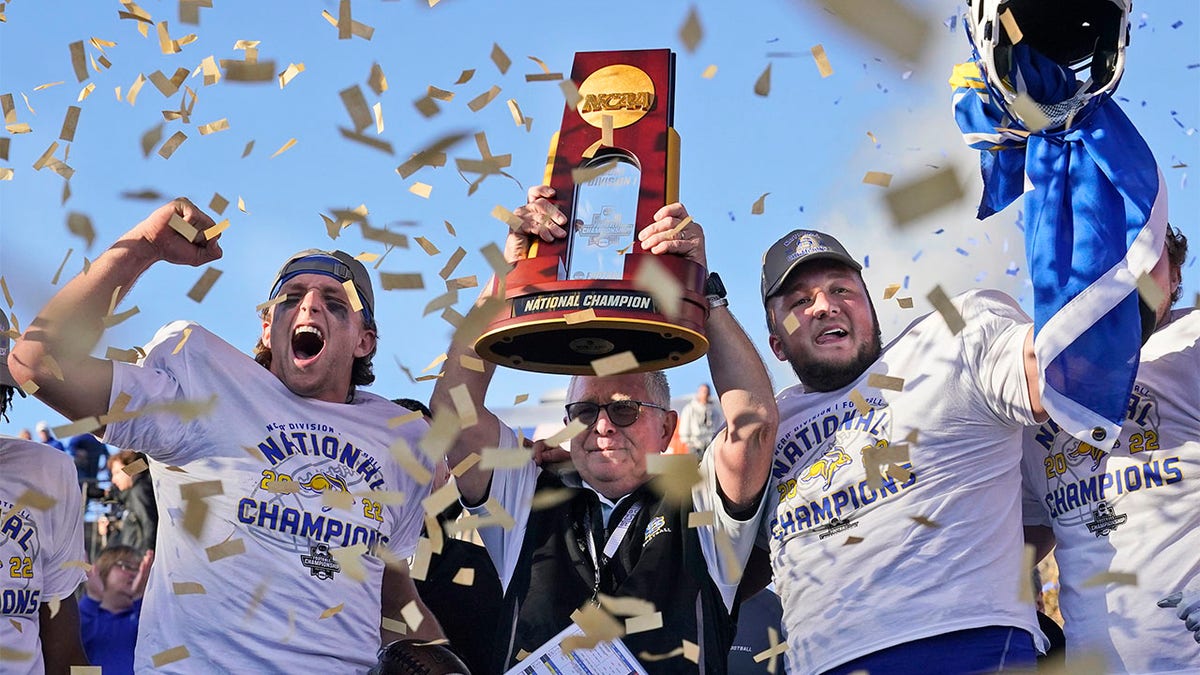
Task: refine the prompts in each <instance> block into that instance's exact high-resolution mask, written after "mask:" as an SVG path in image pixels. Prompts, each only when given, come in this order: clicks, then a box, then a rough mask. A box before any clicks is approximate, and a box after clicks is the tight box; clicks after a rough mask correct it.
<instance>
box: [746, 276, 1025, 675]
mask: <svg viewBox="0 0 1200 675" xmlns="http://www.w3.org/2000/svg"><path fill="white" fill-rule="evenodd" d="M954 305H955V306H956V307H957V308H958V309H959V312H960V313H961V314H962V317H963V319H964V320H965V322H966V328H965V329H963V330H962V331H961V332H960V333H959V334H958V335H952V334H951V332H950V330H949V329H948V328H947V326H946V322H945V321H944V320H943V319H942V317H941V316H940V315H939V314H936V313H935V314H930V315H928V316H925V317H923V318H921V319H918V320H917V321H915V322H914V323H913V324H912V325H910V326H909V327H908V328H907V329H906V330H905V331H904V333H902V334H901V335H900V336H899V337H898V338H896V340H894V341H893V342H892V343H891V344H889V345H888V346H887V347H885V348H884V350H883V353H882V354H881V356H880V357H879V359H878V360H877V361H876V362H875V363H874V364H872V365H871V366H870V367H869V368H867V370H866V372H864V373H863V374H862V375H861V376H860V377H859V378H858V379H857V380H856V381H855V382H853V383H852V384H850V385H847V386H846V387H844V388H842V389H839V390H837V391H832V392H810V393H809V392H805V391H804V389H803V387H802V386H801V385H796V386H793V387H790V388H788V389H785V390H784V391H783V392H781V393H780V394H779V396H778V397H777V400H778V403H779V415H780V420H781V422H780V425H779V438H778V441H777V443H776V446H775V460H774V464H773V466H772V470H771V486H770V488H769V490H768V494H767V497H768V499H770V500H771V502H772V504H771V510H770V512H769V514H768V516H767V518H765V519H764V521H763V525H764V529H765V534H766V536H767V537H768V538H769V541H770V550H771V559H772V565H773V567H774V571H775V583H776V585H777V587H778V590H779V594H780V596H781V598H782V601H783V620H784V621H783V623H784V626H785V628H786V632H787V640H788V660H789V662H788V667H789V671H791V672H802V673H813V672H821V671H823V670H826V669H829V668H832V667H834V666H837V665H840V664H842V663H845V662H847V661H850V660H852V659H855V658H858V657H860V656H863V655H866V654H870V653H872V652H875V651H879V650H881V649H885V648H887V647H891V646H895V645H898V644H902V643H905V642H911V641H914V640H919V639H922V638H927V637H931V636H935V635H941V634H944V633H950V632H953V631H958V630H965V629H969V628H978V627H983V626H991V625H999V626H1015V627H1017V628H1021V629H1023V630H1026V631H1028V632H1029V633H1031V634H1032V635H1033V636H1034V637H1035V639H1036V640H1038V641H1039V643H1041V642H1043V641H1044V638H1043V637H1042V636H1041V633H1040V632H1039V631H1038V628H1037V619H1036V618H1035V614H1034V609H1033V605H1032V604H1030V603H1023V602H1020V600H1019V596H1018V593H1019V584H1022V583H1024V584H1028V581H1027V580H1024V581H1023V580H1022V579H1021V578H1020V577H1021V558H1022V550H1023V548H1022V537H1021V521H1020V490H1021V486H1020V482H1021V477H1020V473H1019V470H1018V469H1019V464H1020V461H1021V454H1020V448H1021V431H1022V427H1023V426H1024V425H1027V424H1031V423H1032V422H1033V413H1032V411H1031V409H1030V405H1029V395H1028V389H1027V386H1026V380H1025V370H1024V362H1023V357H1022V348H1023V345H1024V342H1025V337H1026V335H1027V333H1028V332H1029V327H1030V324H1029V323H1028V322H1029V319H1028V317H1027V316H1026V315H1025V314H1024V313H1023V312H1022V311H1021V310H1020V309H1019V308H1018V307H1017V306H1016V304H1015V303H1014V302H1013V301H1012V299H1011V298H1009V297H1008V296H1006V295H1004V294H1002V293H998V292H994V291H972V292H969V293H966V294H963V295H961V296H958V297H957V298H955V300H954ZM871 374H880V375H887V376H890V377H896V378H903V380H904V385H903V390H902V391H895V390H893V389H887V388H880V387H878V386H871V385H870V384H868V382H869V381H870V375H871ZM854 392H858V394H860V395H861V396H862V397H863V398H864V399H865V402H866V406H865V407H864V408H865V411H862V412H860V411H859V410H858V409H857V408H856V406H855V403H854V402H853V400H852V394H853V393H854ZM913 432H915V433H916V444H915V445H912V446H910V448H909V460H910V461H908V462H899V464H900V466H901V467H904V468H911V475H909V476H905V475H903V472H901V471H899V470H894V472H895V473H896V474H898V476H897V477H890V476H888V475H887V474H884V475H883V476H882V482H881V487H880V489H879V490H878V491H876V490H872V489H871V488H870V487H869V486H868V482H867V474H866V469H865V466H864V454H863V451H864V450H867V449H872V454H874V453H877V452H880V451H884V452H886V451H889V450H893V446H897V445H900V444H903V443H905V439H906V438H907V437H909V435H910V433H913ZM874 456H876V457H878V455H874ZM884 470H886V467H885V469H884ZM918 519H919V520H918Z"/></svg>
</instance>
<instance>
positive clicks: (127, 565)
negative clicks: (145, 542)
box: [113, 560, 140, 572]
mask: <svg viewBox="0 0 1200 675" xmlns="http://www.w3.org/2000/svg"><path fill="white" fill-rule="evenodd" d="M113 567H120V568H121V569H123V570H125V571H126V572H136V571H138V568H139V567H140V565H138V564H137V563H131V562H127V561H125V560H118V561H117V562H115V563H113Z"/></svg>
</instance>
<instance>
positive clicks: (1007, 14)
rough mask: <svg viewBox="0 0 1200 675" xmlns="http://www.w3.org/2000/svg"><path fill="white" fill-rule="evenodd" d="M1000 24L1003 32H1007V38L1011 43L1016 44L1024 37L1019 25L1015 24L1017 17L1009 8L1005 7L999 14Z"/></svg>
mask: <svg viewBox="0 0 1200 675" xmlns="http://www.w3.org/2000/svg"><path fill="white" fill-rule="evenodd" d="M1000 25H1001V26H1004V32H1005V33H1008V40H1009V42H1011V43H1012V44H1014V45H1015V44H1018V43H1020V42H1021V40H1022V39H1023V38H1024V37H1025V35H1024V34H1023V33H1022V32H1021V27H1020V26H1018V25H1017V18H1016V17H1015V16H1013V13H1012V10H1011V9H1005V10H1004V13H1002V14H1001V15H1000Z"/></svg>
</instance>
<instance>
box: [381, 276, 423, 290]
mask: <svg viewBox="0 0 1200 675" xmlns="http://www.w3.org/2000/svg"><path fill="white" fill-rule="evenodd" d="M379 285H380V287H381V288H383V290H385V291H394V290H410V289H418V290H419V289H422V288H425V282H424V280H422V278H421V273H420V272H409V273H403V274H397V273H392V272H381V273H380V274H379Z"/></svg>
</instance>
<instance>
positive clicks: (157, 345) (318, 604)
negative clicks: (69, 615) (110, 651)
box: [105, 322, 429, 673]
mask: <svg viewBox="0 0 1200 675" xmlns="http://www.w3.org/2000/svg"><path fill="white" fill-rule="evenodd" d="M185 328H190V329H191V333H190V336H189V337H188V338H187V340H186V342H184V343H183V346H182V348H181V349H178V353H177V354H172V351H174V350H176V349H177V346H178V345H179V343H180V341H181V340H182V338H183V335H182V331H183V330H184V329H185ZM146 351H147V352H148V353H147V356H146V358H145V359H144V360H143V362H142V363H141V364H139V365H138V366H133V365H129V364H123V363H116V364H114V371H113V388H112V396H113V400H114V401H115V400H116V399H117V398H118V397H119V396H120V395H121V394H122V393H126V394H129V395H130V396H132V400H131V401H130V403H129V404H128V406H127V409H128V410H131V411H132V410H139V409H142V408H144V407H146V406H148V405H156V404H158V405H161V404H163V403H169V402H177V401H192V402H195V401H208V400H210V397H214V396H215V400H214V405H215V407H214V409H213V410H212V411H211V413H209V414H205V415H202V416H200V417H198V418H195V419H189V420H184V419H181V417H180V416H179V415H178V414H175V413H170V412H167V413H154V414H146V415H142V416H139V417H135V418H133V419H131V420H128V421H123V422H117V423H112V424H109V425H108V429H107V436H106V438H105V440H106V441H107V442H109V443H111V444H113V445H116V446H118V447H121V448H129V449H133V450H140V451H142V452H145V453H146V454H147V455H149V456H150V457H151V459H152V461H151V463H150V468H151V471H152V476H153V479H154V495H155V497H156V499H157V500H158V510H159V529H158V547H157V549H156V557H155V562H154V568H153V571H152V573H151V575H150V582H149V586H148V587H147V590H146V599H145V604H144V605H143V607H142V618H141V623H140V627H139V633H138V646H137V654H136V660H135V667H136V668H137V670H139V671H148V670H151V669H152V668H153V665H152V657H153V656H154V655H155V654H159V653H160V652H163V651H165V650H169V649H172V648H174V647H177V646H180V645H183V646H185V647H187V650H188V652H189V654H190V657H189V658H187V659H185V660H183V661H178V662H175V663H172V664H169V665H166V666H165V667H162V668H153V669H154V670H155V671H156V672H163V671H167V672H299V671H301V670H303V671H312V672H322V673H333V672H355V671H358V672H361V671H362V670H365V669H366V668H367V667H369V666H370V665H372V664H373V663H375V651H376V649H377V648H378V645H379V626H380V606H381V601H380V587H381V583H382V574H383V568H384V563H383V561H382V560H381V559H380V558H379V557H377V556H375V555H370V554H368V555H363V556H360V557H359V556H355V557H352V558H351V560H357V561H360V562H361V563H362V568H363V570H362V571H363V572H364V573H365V581H355V580H354V579H352V578H351V577H352V576H353V572H354V569H353V568H354V566H355V565H354V563H349V564H347V563H345V562H339V561H337V560H336V559H335V558H334V557H333V554H334V553H335V552H336V550H337V549H342V548H346V547H353V546H355V545H358V544H366V545H367V546H369V547H370V548H371V550H372V551H373V550H375V547H377V546H383V547H386V548H387V549H388V550H390V551H391V552H392V553H393V554H394V555H395V556H396V557H399V558H405V557H407V556H409V555H411V554H412V552H413V551H414V550H415V548H416V541H417V537H418V536H419V535H420V531H421V525H422V510H421V506H420V502H421V500H422V499H423V498H424V497H425V496H426V495H427V494H428V492H429V486H428V485H418V484H417V483H416V482H415V481H414V480H413V479H412V478H411V477H410V476H409V475H408V474H407V473H405V472H404V471H403V470H402V469H401V468H400V466H399V465H398V464H397V463H396V461H395V459H394V458H393V456H392V454H391V452H390V451H389V448H390V446H391V444H392V442H393V441H395V440H396V439H399V438H404V439H405V440H406V441H407V442H408V443H409V444H410V446H411V447H413V448H415V447H416V442H417V439H418V438H419V436H421V435H422V434H423V433H424V430H425V429H426V428H427V426H426V424H425V422H424V421H415V422H411V423H408V424H405V425H403V426H401V427H399V428H397V429H388V426H387V420H388V419H390V418H393V417H398V416H400V415H403V414H405V413H406V412H407V411H406V410H405V409H403V408H401V407H399V406H397V405H394V404H392V403H391V402H389V401H387V400H385V399H383V398H380V397H379V396H376V395H374V394H370V393H365V392H362V391H359V392H357V393H356V394H355V395H354V400H353V402H352V403H350V404H339V403H327V402H324V401H319V400H315V399H309V398H303V397H300V396H297V395H295V394H293V393H291V392H290V391H289V390H288V389H287V388H286V387H285V386H284V384H283V383H282V382H280V381H279V380H278V379H277V378H276V377H275V376H274V375H272V374H271V373H270V372H269V371H268V370H267V369H265V368H263V367H262V366H260V365H258V364H257V363H255V362H254V361H253V360H252V359H250V357H248V356H246V355H245V354H242V353H241V352H239V351H237V350H236V349H234V348H233V347H232V346H231V345H229V344H228V343H226V342H224V341H222V340H221V339H220V338H218V337H216V336H215V335H213V334H212V333H210V332H208V331H206V330H205V329H203V328H201V327H200V326H198V325H195V324H187V323H185V322H176V323H173V324H170V325H168V326H166V327H164V328H163V329H162V330H160V331H159V333H158V335H157V336H155V338H154V341H153V342H152V343H151V344H150V345H149V346H148V347H147V348H146ZM416 454H417V455H419V456H423V453H420V452H419V451H417V453H416ZM214 481H215V482H219V483H220V489H219V490H215V489H213V486H214V485H215V483H213V482H214ZM288 483H290V485H288ZM283 486H286V488H285V489H287V490H290V492H281V491H279V488H280V487H283ZM272 489H274V490H275V491H274V492H273V491H271V490H272ZM214 492H218V494H213V493H214ZM326 492H329V493H346V492H349V493H350V495H351V497H347V498H343V499H344V502H343V503H336V502H335V503H333V504H330V503H327V502H326V501H325V499H326V498H325V497H324V493H326ZM396 493H401V494H403V500H400V499H399V498H398V497H397V495H396ZM193 495H200V496H198V497H196V496H193ZM399 501H402V502H403V503H398V502H399ZM197 503H203V504H206V505H207V507H208V513H207V518H206V519H205V520H204V525H203V528H202V529H201V530H200V532H199V535H198V536H195V537H194V536H193V535H192V534H189V533H188V532H187V531H186V530H185V528H186V527H187V525H188V512H189V509H192V510H193V511H194V510H195V509H197V508H198V507H197ZM347 505H348V506H347ZM212 547H217V548H215V549H214V548H212ZM230 547H232V549H231V548H230ZM239 548H244V552H240V553H239V552H237V551H238V549H239ZM231 550H232V552H234V553H235V554H233V555H228V556H227V557H220V554H221V553H223V552H226V553H227V552H230V551H231ZM180 584H184V586H180ZM195 584H199V585H200V587H203V592H196V591H197V587H196V586H195ZM188 585H190V587H189V586H188Z"/></svg>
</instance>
